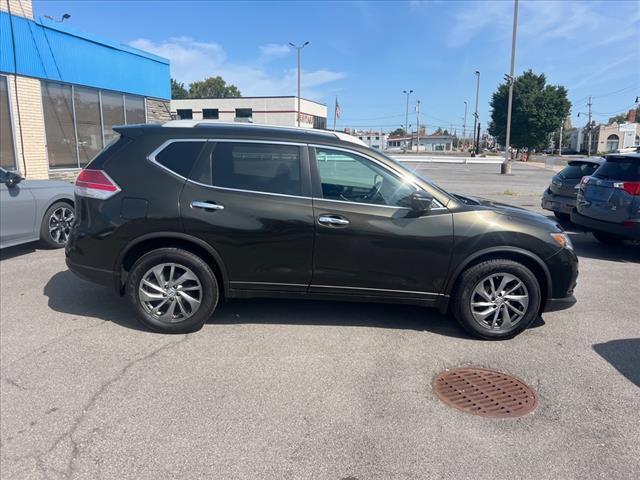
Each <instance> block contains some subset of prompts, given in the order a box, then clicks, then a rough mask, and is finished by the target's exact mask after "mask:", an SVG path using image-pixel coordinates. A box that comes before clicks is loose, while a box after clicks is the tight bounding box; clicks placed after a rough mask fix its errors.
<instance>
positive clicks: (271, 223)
mask: <svg viewBox="0 0 640 480" xmlns="http://www.w3.org/2000/svg"><path fill="white" fill-rule="evenodd" d="M115 130H116V131H117V132H118V133H119V134H120V138H119V140H118V141H117V142H115V143H113V144H111V145H110V146H109V147H108V148H106V149H105V150H104V151H103V152H102V153H100V154H99V155H98V156H97V157H96V158H95V159H94V160H93V161H92V162H91V163H90V164H89V165H88V166H87V168H86V169H85V170H83V171H82V172H81V173H80V175H79V176H78V179H77V181H76V209H77V213H76V217H77V222H76V224H75V226H74V228H73V230H72V233H71V237H70V240H69V242H68V244H67V248H66V256H67V265H68V266H69V268H70V269H71V270H73V271H74V272H75V273H77V274H78V275H79V276H81V277H83V278H86V279H88V280H91V281H94V282H97V283H101V284H104V285H110V286H112V287H114V288H115V289H116V290H117V291H118V292H120V293H121V294H123V295H127V297H128V298H129V300H130V301H131V303H132V304H133V306H134V308H135V309H136V310H137V313H138V315H139V317H140V319H141V320H142V322H143V323H144V324H145V325H147V326H148V327H149V328H151V329H154V330H158V331H161V332H167V333H178V332H188V331H193V330H197V329H199V328H200V327H201V326H202V325H203V324H204V322H205V321H206V320H207V319H208V318H209V317H210V316H211V315H212V313H213V311H214V310H215V308H216V306H217V304H218V302H219V301H220V299H221V298H225V299H227V298H238V297H240V298H247V297H290V298H315V299H332V300H359V301H375V302H390V303H407V304H417V305H424V306H434V307H436V308H438V309H439V310H440V311H441V312H447V311H449V310H450V311H451V313H452V314H453V316H454V317H455V318H456V319H457V320H458V321H459V322H460V323H461V324H462V325H463V326H464V327H465V328H466V329H467V330H468V331H470V332H472V333H473V334H475V335H478V336H480V337H483V338H489V339H498V338H508V337H512V336H514V335H516V334H517V333H519V332H521V331H522V330H524V329H525V328H526V327H527V326H528V325H529V324H530V323H531V322H532V321H533V320H534V319H535V318H536V317H537V316H538V314H539V313H540V312H542V311H545V310H551V309H560V308H566V307H568V306H570V305H572V304H573V303H575V299H574V297H573V288H574V286H575V284H576V277H577V274H578V271H577V266H578V261H577V258H576V255H575V253H574V252H573V248H572V245H571V242H570V240H569V238H568V236H567V235H566V234H565V233H564V232H563V230H562V228H561V227H559V226H558V225H557V224H555V223H553V222H551V221H549V220H548V219H546V218H545V217H543V216H541V215H538V214H535V213H531V212H528V211H526V210H523V209H519V208H514V207H509V206H506V205H500V204H494V203H491V202H488V201H483V200H477V199H473V198H468V197H463V196H459V195H452V194H450V193H447V192H445V191H444V190H442V189H441V188H439V187H437V186H436V185H434V184H433V183H431V182H430V181H428V180H426V179H424V178H422V177H420V176H419V175H417V174H415V173H412V172H411V171H409V170H407V169H406V168H405V167H404V166H402V165H400V164H398V163H397V162H395V161H394V160H392V159H390V158H388V157H386V156H385V155H383V154H382V153H380V152H378V151H376V150H372V149H370V148H368V147H367V146H366V145H365V144H364V143H362V142H360V141H359V140H357V139H354V138H353V137H350V136H348V135H345V134H341V133H334V132H329V131H319V130H304V129H295V128H283V127H268V126H258V125H246V124H222V123H216V122H206V121H201V122H198V121H193V120H192V121H189V120H179V121H170V122H167V123H165V124H164V125H130V126H123V127H116V128H115Z"/></svg>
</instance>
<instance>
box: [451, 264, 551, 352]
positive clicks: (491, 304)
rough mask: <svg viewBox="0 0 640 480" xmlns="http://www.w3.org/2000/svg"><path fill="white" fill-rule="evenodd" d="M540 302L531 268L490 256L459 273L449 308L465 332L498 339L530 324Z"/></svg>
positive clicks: (511, 334)
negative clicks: (489, 258) (490, 257)
mask: <svg viewBox="0 0 640 480" xmlns="http://www.w3.org/2000/svg"><path fill="white" fill-rule="evenodd" d="M540 302H541V292H540V285H539V283H538V280H537V278H536V277H535V275H534V274H533V273H532V272H531V270H529V269H528V268H527V267H526V266H525V265H523V264H521V263H518V262H516V261H513V260H508V259H492V260H487V261H484V262H482V263H479V264H477V265H474V266H473V267H471V268H469V269H468V270H466V271H465V272H463V273H462V275H461V277H460V280H459V282H458V284H457V286H456V289H455V291H454V294H453V299H452V304H451V309H452V313H453V315H454V317H455V318H456V320H458V322H459V323H460V324H461V325H462V326H463V327H464V329H465V330H467V331H468V332H469V333H471V334H473V335H476V336H478V337H481V338H485V339H489V340H501V339H506V338H511V337H514V336H515V335H517V334H518V333H520V332H522V331H523V330H524V329H525V328H527V327H528V326H529V325H531V323H532V322H533V321H534V320H535V319H536V317H537V316H538V311H539V309H540Z"/></svg>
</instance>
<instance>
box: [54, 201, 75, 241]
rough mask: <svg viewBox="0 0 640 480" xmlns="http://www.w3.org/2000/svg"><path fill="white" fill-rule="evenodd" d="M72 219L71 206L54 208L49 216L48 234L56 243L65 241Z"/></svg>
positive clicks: (73, 216) (73, 217)
mask: <svg viewBox="0 0 640 480" xmlns="http://www.w3.org/2000/svg"><path fill="white" fill-rule="evenodd" d="M74 220H75V215H74V214H73V210H72V209H71V208H69V207H60V208H56V209H55V210H54V211H53V213H52V214H51V216H50V217H49V236H50V237H51V239H52V240H53V241H54V242H55V243H57V244H58V245H64V244H65V243H67V240H68V239H69V232H70V231H71V225H73V221H74Z"/></svg>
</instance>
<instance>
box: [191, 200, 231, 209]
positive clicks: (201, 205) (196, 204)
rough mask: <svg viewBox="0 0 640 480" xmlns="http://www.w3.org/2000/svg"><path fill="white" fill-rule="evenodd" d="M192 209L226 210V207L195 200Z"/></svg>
mask: <svg viewBox="0 0 640 480" xmlns="http://www.w3.org/2000/svg"><path fill="white" fill-rule="evenodd" d="M191 208H202V209H204V210H224V205H219V204H217V203H211V202H203V201H202V200H194V201H193V202H191Z"/></svg>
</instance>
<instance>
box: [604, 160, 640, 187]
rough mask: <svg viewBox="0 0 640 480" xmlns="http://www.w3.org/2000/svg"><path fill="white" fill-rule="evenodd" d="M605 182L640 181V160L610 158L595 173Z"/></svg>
mask: <svg viewBox="0 0 640 480" xmlns="http://www.w3.org/2000/svg"><path fill="white" fill-rule="evenodd" d="M594 177H597V178H601V179H603V180H624V181H631V182H637V181H640V158H632V157H610V158H607V161H606V162H605V163H604V164H603V165H602V166H601V167H600V168H598V170H596V172H595V173H594Z"/></svg>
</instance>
